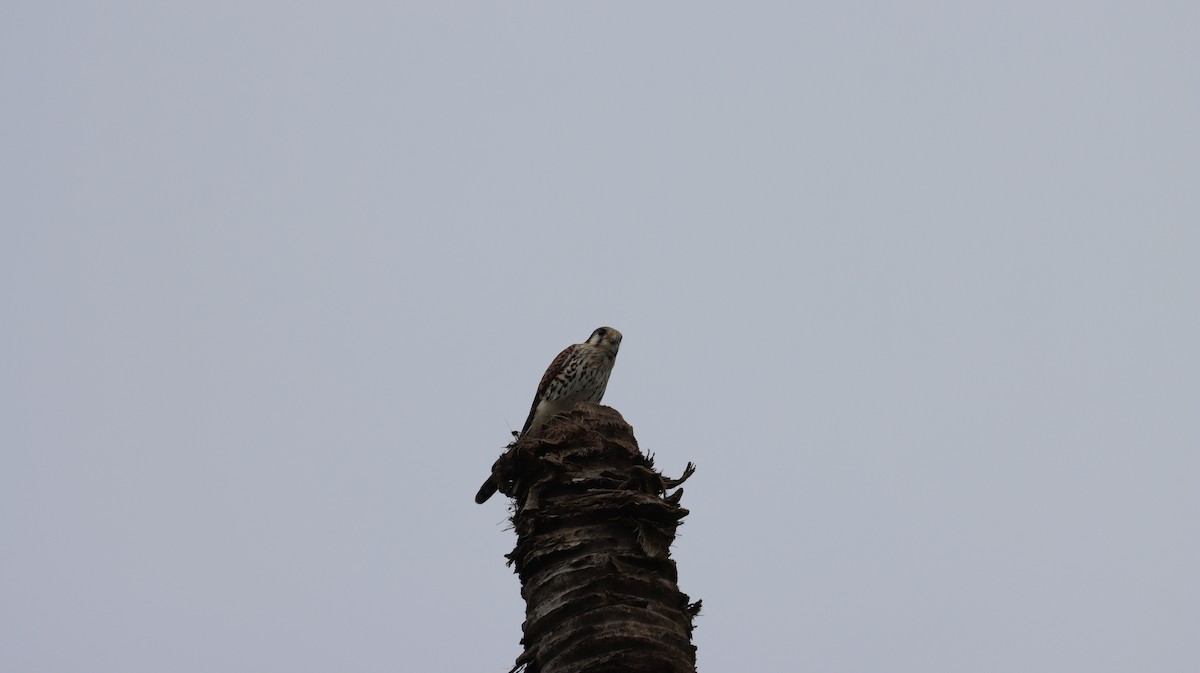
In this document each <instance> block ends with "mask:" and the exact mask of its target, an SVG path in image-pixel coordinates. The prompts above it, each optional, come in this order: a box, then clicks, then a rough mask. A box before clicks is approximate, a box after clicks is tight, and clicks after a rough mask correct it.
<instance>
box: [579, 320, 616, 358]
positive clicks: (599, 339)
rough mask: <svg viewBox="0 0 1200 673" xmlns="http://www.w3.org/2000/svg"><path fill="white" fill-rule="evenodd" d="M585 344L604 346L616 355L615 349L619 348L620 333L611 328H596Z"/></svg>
mask: <svg viewBox="0 0 1200 673" xmlns="http://www.w3.org/2000/svg"><path fill="white" fill-rule="evenodd" d="M587 343H590V344H592V345H593V346H604V347H605V348H607V349H609V350H611V351H612V352H613V355H616V353H617V349H618V348H620V347H621V333H620V332H618V331H617V330H615V329H613V328H611V327H597V328H596V331H595V332H592V336H590V337H588V340H587Z"/></svg>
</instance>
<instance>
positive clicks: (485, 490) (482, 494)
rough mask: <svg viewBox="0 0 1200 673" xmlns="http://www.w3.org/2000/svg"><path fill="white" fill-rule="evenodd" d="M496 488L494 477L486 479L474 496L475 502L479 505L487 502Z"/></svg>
mask: <svg viewBox="0 0 1200 673" xmlns="http://www.w3.org/2000/svg"><path fill="white" fill-rule="evenodd" d="M496 487H497V484H496V477H495V475H493V476H490V477H488V478H487V481H485V482H483V486H480V487H479V492H478V493H476V494H475V502H476V503H478V504H480V505H482V504H483V503H485V502H487V500H488V498H490V497H492V494H493V493H495V492H496Z"/></svg>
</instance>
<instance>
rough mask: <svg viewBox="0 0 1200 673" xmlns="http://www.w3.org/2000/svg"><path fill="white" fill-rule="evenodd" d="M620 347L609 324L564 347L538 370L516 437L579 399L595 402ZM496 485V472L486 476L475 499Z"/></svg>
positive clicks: (489, 493) (530, 431) (482, 499)
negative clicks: (539, 375)
mask: <svg viewBox="0 0 1200 673" xmlns="http://www.w3.org/2000/svg"><path fill="white" fill-rule="evenodd" d="M620 348H621V333H620V332H618V331H617V330H615V329H613V328H611V327H597V328H596V329H595V330H594V331H593V332H592V335H591V336H590V337H588V338H587V341H584V342H583V343H581V344H572V345H570V346H567V347H566V348H564V349H563V351H562V352H561V353H559V354H558V357H556V358H554V361H553V362H551V363H550V366H549V367H547V368H546V373H545V374H542V380H541V382H540V383H538V387H537V393H535V394H534V396H533V406H531V407H530V408H529V417H528V418H526V419H525V426H524V427H522V428H521V432H520V435H519V437H520V438H526V437H537V436H538V435H539V434H540V432H541V430H542V429H543V428H544V427H545V425H546V422H547V421H549V420H550V419H551V418H553V417H554V416H555V415H556V414H560V413H562V412H564V411H567V410H568V409H570V408H571V407H573V406H575V405H576V404H578V403H579V402H599V401H600V400H601V399H602V398H603V397H604V390H605V388H607V387H608V376H609V374H611V373H612V368H613V363H614V362H616V359H617V351H618V350H619V349H620ZM498 487H499V483H498V482H497V480H496V476H495V475H492V476H490V477H488V479H487V481H485V482H483V486H481V487H479V493H477V494H476V495H475V502H477V503H480V504H483V503H484V502H486V501H487V499H488V498H490V497H492V494H493V493H495V492H496V489H497V488H498Z"/></svg>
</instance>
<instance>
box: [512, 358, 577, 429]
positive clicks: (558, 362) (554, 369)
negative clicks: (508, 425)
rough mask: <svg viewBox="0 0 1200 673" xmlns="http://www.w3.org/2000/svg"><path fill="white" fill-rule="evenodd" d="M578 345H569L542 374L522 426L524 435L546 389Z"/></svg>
mask: <svg viewBox="0 0 1200 673" xmlns="http://www.w3.org/2000/svg"><path fill="white" fill-rule="evenodd" d="M578 347H579V344H573V345H571V346H567V347H566V348H564V349H563V350H562V352H561V353H559V354H558V357H556V358H554V361H553V362H551V363H550V366H549V367H546V373H545V374H542V380H541V382H540V383H538V387H537V393H536V394H535V395H534V396H533V406H531V407H530V408H529V418H526V419H525V427H523V428H521V434H522V435H524V434H525V433H526V432H529V424H530V423H532V422H533V417H534V415H535V414H536V413H537V408H538V402H541V401H542V398H544V397H545V396H546V390H547V389H549V388H550V382H551V381H553V380H554V377H556V376H558V373H559V372H561V371H562V368H563V365H565V364H566V363H567V358H568V357H570V355H571V351H573V350H575V349H576V348H578Z"/></svg>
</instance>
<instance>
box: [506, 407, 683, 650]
mask: <svg viewBox="0 0 1200 673" xmlns="http://www.w3.org/2000/svg"><path fill="white" fill-rule="evenodd" d="M542 434H543V436H542V437H540V438H538V439H529V440H521V441H518V442H515V443H514V444H512V445H511V446H510V448H509V451H508V452H507V453H506V454H504V455H503V456H501V458H500V459H499V460H498V461H496V465H495V466H494V467H493V468H492V469H493V473H494V474H495V475H496V476H497V477H498V481H499V483H500V491H501V492H502V493H504V494H505V495H508V496H510V497H512V498H514V500H515V505H514V507H515V510H514V513H513V517H512V521H513V526H514V527H515V529H516V531H517V546H516V548H515V549H513V551H512V553H511V554H509V555H508V559H509V562H510V564H512V565H513V566H514V567H515V569H516V571H517V574H518V575H519V576H520V578H521V587H522V588H521V594H522V596H524V598H525V602H526V607H525V624H524V627H523V630H524V638H522V640H521V642H522V644H524V645H525V652H524V653H523V654H522V655H521V656H520V657H518V659H517V665H516V666H514V667H513V670H514V671H516V670H517V669H519V668H521V667H522V666H524V667H525V670H526V673H583V672H585V671H586V672H587V673H606V672H608V671H623V672H626V673H628V672H634V673H639V672H646V673H650V672H653V673H692V672H694V671H695V665H696V648H695V647H694V646H693V645H692V642H691V635H692V619H693V618H694V617H695V616H696V615H697V614H698V613H699V611H700V603H699V601H697V602H696V603H689V602H688V600H689V599H688V597H687V595H686V594H684V593H682V592H680V591H679V587H678V586H677V585H676V578H677V573H676V569H675V562H674V561H672V560H671V559H670V557H669V549H670V545H671V542H672V541H673V540H674V539H675V529H676V527H677V526H678V525H679V522H680V520H681V519H682V518H683V517H684V516H686V515H687V513H688V512H687V510H686V509H683V508H682V507H680V506H679V498H680V496H682V494H683V491H682V489H679V490H676V491H675V492H674V493H673V494H672V495H671V496H669V497H667V496H666V492H667V491H668V490H669V489H672V488H675V487H676V486H678V485H679V484H681V483H682V482H683V481H684V480H685V479H687V478H688V477H689V476H691V473H692V471H693V469H694V468H693V467H692V465H690V464H689V465H688V468H687V470H686V471H685V473H684V475H683V476H682V477H681V478H680V479H668V478H666V477H664V476H663V475H661V474H660V473H658V472H657V471H655V470H654V465H653V462H652V461H651V460H650V459H649V458H646V457H645V456H643V455H642V454H641V451H639V450H638V446H637V442H636V440H635V439H634V438H633V430H632V429H631V428H630V427H629V425H628V424H627V423H625V420H624V419H623V418H621V415H620V414H619V413H617V412H616V411H615V410H613V409H611V408H609V407H603V406H600V405H597V404H591V403H583V404H579V405H577V406H576V407H574V408H573V409H571V410H570V412H568V413H567V414H564V415H562V416H560V417H558V418H556V419H554V420H552V421H551V422H550V423H549V424H548V425H547V426H546V427H545V430H544V432H543V433H542Z"/></svg>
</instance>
